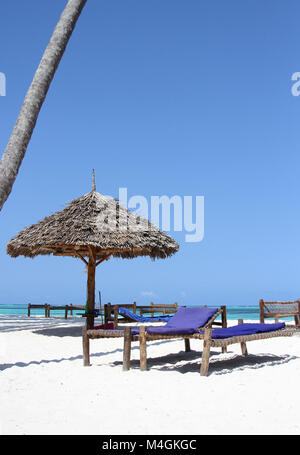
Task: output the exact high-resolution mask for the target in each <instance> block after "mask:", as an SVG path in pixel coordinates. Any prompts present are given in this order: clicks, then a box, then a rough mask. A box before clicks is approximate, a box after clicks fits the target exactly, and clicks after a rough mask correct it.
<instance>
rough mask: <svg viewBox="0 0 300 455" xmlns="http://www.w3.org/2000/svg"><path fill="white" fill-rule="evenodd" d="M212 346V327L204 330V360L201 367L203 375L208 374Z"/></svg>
mask: <svg viewBox="0 0 300 455" xmlns="http://www.w3.org/2000/svg"><path fill="white" fill-rule="evenodd" d="M210 347H211V329H205V330H204V342H203V352H202V362H201V368H200V375H201V376H207V372H208V367H209V354H210Z"/></svg>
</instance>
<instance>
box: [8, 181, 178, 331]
mask: <svg viewBox="0 0 300 455" xmlns="http://www.w3.org/2000/svg"><path fill="white" fill-rule="evenodd" d="M178 248H179V246H178V244H177V243H176V242H175V240H173V239H172V238H171V237H170V236H168V235H166V234H165V233H163V232H162V231H160V230H159V229H158V228H157V227H156V226H154V225H153V224H152V223H150V221H148V220H147V219H145V218H141V217H138V216H136V215H134V214H133V213H131V212H130V211H128V210H127V209H126V208H125V207H123V206H121V205H120V204H119V202H118V200H116V199H111V198H108V197H104V196H102V195H101V194H100V193H98V192H96V188H95V183H94V179H93V190H92V191H91V192H90V193H87V194H85V195H83V196H82V197H80V198H78V199H75V200H73V201H72V202H71V203H70V204H68V205H67V207H66V208H65V209H63V210H61V211H59V212H56V213H54V214H53V215H50V216H47V217H46V218H44V219H43V220H42V221H39V222H38V223H37V224H33V225H32V226H29V227H27V228H25V229H23V230H22V231H21V232H20V233H19V234H18V235H17V236H15V237H14V238H13V239H12V240H10V242H9V243H8V244H7V253H8V254H9V255H10V256H12V257H17V256H20V255H22V256H25V257H31V258H33V257H35V256H37V255H38V254H42V255H48V254H53V255H54V256H73V257H78V258H80V259H81V260H82V261H83V262H84V263H85V264H86V266H87V268H88V279H87V310H88V312H87V327H88V328H90V327H92V326H93V324H94V308H95V271H96V267H97V266H98V265H99V264H101V263H102V262H103V261H106V260H108V259H109V258H110V257H111V256H114V257H122V258H135V257H137V256H150V257H151V258H153V259H155V258H166V257H168V256H170V255H172V254H174V253H175V252H176V251H178Z"/></svg>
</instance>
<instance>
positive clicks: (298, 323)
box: [294, 300, 300, 327]
mask: <svg viewBox="0 0 300 455" xmlns="http://www.w3.org/2000/svg"><path fill="white" fill-rule="evenodd" d="M294 319H295V325H296V327H299V326H300V300H298V314H296V315H295V317H294Z"/></svg>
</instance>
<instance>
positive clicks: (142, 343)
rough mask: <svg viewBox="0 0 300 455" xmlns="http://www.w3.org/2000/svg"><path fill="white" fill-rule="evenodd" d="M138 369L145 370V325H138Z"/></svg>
mask: <svg viewBox="0 0 300 455" xmlns="http://www.w3.org/2000/svg"><path fill="white" fill-rule="evenodd" d="M140 369H141V371H146V370H147V347H146V327H140Z"/></svg>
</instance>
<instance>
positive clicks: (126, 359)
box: [123, 327, 131, 371]
mask: <svg viewBox="0 0 300 455" xmlns="http://www.w3.org/2000/svg"><path fill="white" fill-rule="evenodd" d="M130 355H131V328H130V327H125V328H124V349H123V371H128V370H130Z"/></svg>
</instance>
